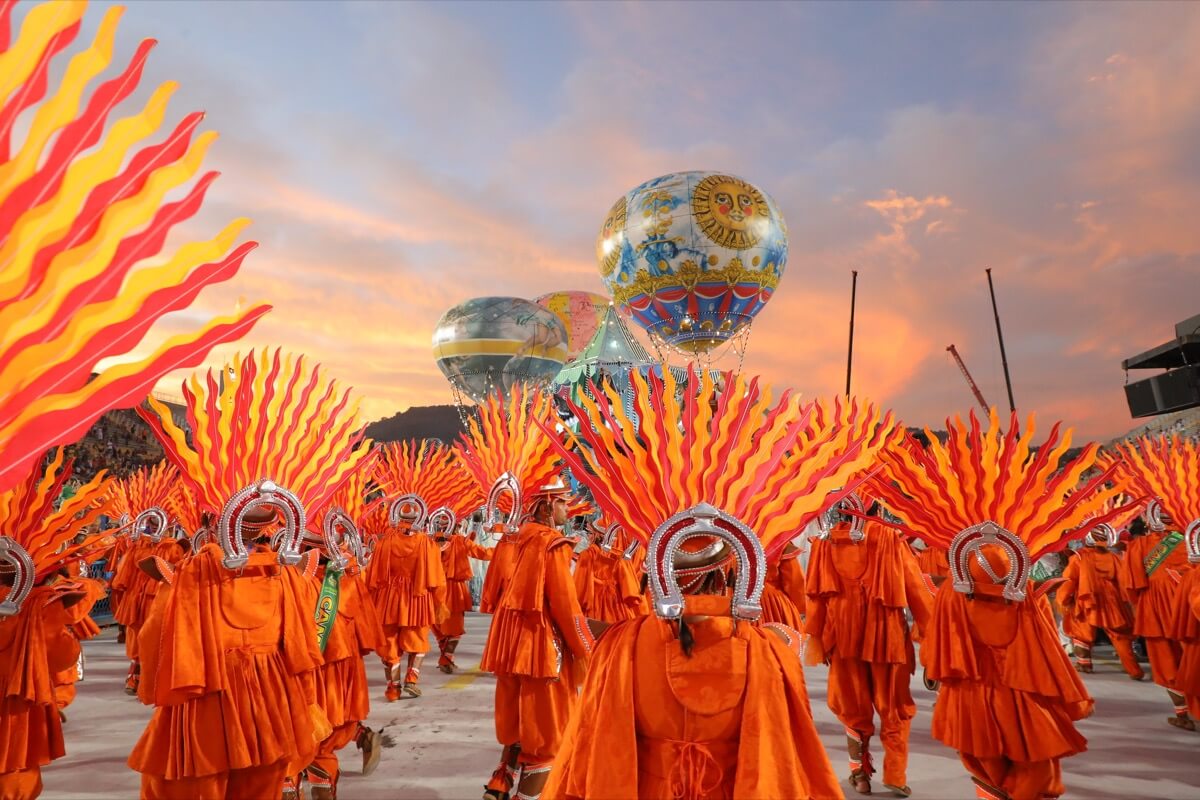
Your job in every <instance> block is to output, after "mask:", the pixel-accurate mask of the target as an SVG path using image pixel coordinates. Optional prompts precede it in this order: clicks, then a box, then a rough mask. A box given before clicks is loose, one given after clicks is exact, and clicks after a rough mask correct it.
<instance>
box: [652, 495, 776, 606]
mask: <svg viewBox="0 0 1200 800" xmlns="http://www.w3.org/2000/svg"><path fill="white" fill-rule="evenodd" d="M698 536H705V537H711V536H715V537H717V538H718V539H721V540H723V541H725V542H727V543H728V544H729V546H730V548H731V549H732V550H733V553H734V556H735V557H736V559H737V563H738V569H737V576H736V582H735V584H734V593H733V599H732V609H733V616H735V617H737V618H738V619H747V620H755V619H758V618H759V616H760V615H761V614H762V605H761V600H762V593H763V583H764V581H765V580H766V563H767V561H766V556H765V554H764V553H763V548H762V542H760V541H759V540H758V537H757V536H755V535H754V531H752V530H750V529H749V528H748V527H746V525H745V523H743V522H742V521H741V520H739V519H737V518H736V517H733V516H732V515H730V514H726V513H725V512H724V511H721V510H720V509H718V508H715V507H713V506H711V505H709V504H708V503H699V504H697V505H694V506H692V507H691V508H689V509H687V510H686V511H681V512H679V513H678V514H676V515H675V516H673V517H671V518H670V519H668V520H667V521H666V522H664V523H663V524H661V525H659V526H658V528H656V529H655V531H654V534H653V535H652V536H651V537H650V547H649V550H648V551H647V555H646V563H647V566H649V567H650V594H651V597H652V598H653V600H654V612H655V613H656V614H658V616H660V617H662V618H663V619H679V617H681V616H683V610H684V602H685V600H684V596H683V592H682V591H681V590H680V588H679V584H678V582H677V581H676V580H675V554H676V553H677V552H678V551H679V547H680V545H682V544H683V543H684V542H685V541H687V540H688V539H692V538H695V537H698Z"/></svg>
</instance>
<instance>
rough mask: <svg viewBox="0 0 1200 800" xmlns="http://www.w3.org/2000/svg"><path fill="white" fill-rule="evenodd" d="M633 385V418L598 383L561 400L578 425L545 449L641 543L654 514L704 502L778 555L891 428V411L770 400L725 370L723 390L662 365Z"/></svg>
mask: <svg viewBox="0 0 1200 800" xmlns="http://www.w3.org/2000/svg"><path fill="white" fill-rule="evenodd" d="M632 380H633V390H634V410H635V411H636V414H637V418H638V420H639V421H638V423H637V424H635V423H634V422H633V421H632V420H631V419H630V417H629V416H628V415H627V414H626V413H625V410H624V408H623V406H622V404H621V403H620V402H619V400H618V398H616V396H615V395H612V394H611V393H609V392H607V391H604V392H602V391H601V390H599V389H597V390H596V392H595V397H596V399H595V400H593V399H592V398H591V397H588V396H586V395H585V396H583V397H582V398H581V406H575V405H574V404H571V403H568V405H570V406H571V411H572V413H574V414H575V416H576V417H577V418H578V419H579V420H580V432H579V435H578V436H569V437H568V442H567V443H566V444H565V445H558V444H556V445H555V446H556V449H557V450H558V452H559V454H560V455H561V456H562V458H563V459H564V460H565V461H566V463H567V465H568V466H569V467H571V471H572V473H573V474H574V475H575V476H576V477H578V478H579V480H580V481H581V482H582V483H584V484H585V485H586V486H587V487H588V488H589V489H591V491H592V494H593V495H594V496H595V498H596V503H597V505H599V506H600V508H601V509H602V511H603V513H604V515H605V518H606V519H608V520H610V521H613V522H619V523H620V524H622V525H623V526H624V527H625V531H626V533H627V534H629V535H631V536H633V537H635V538H637V539H638V540H639V541H641V542H642V543H647V542H649V541H650V538H651V536H652V535H653V533H654V531H655V529H657V528H658V527H659V526H660V525H661V524H662V523H663V521H664V520H666V519H668V518H669V517H671V516H673V515H675V514H676V513H678V512H680V511H683V510H685V509H688V508H691V507H693V506H696V505H698V504H700V503H707V504H709V505H711V506H714V507H716V508H718V509H721V510H722V511H723V512H725V513H726V514H729V515H731V516H733V517H735V518H736V519H738V520H740V521H741V522H742V523H743V524H744V525H745V526H746V527H748V528H749V529H750V530H752V531H753V532H754V534H755V536H756V537H757V539H758V540H759V541H760V542H761V544H762V548H763V550H764V552H765V553H766V554H767V555H768V556H771V555H774V554H777V553H778V552H780V551H782V550H783V548H784V547H785V546H786V545H787V543H788V542H789V541H790V540H791V539H792V538H793V537H794V536H795V535H796V533H797V531H799V530H801V529H803V528H804V527H805V526H806V525H807V524H808V523H809V522H811V521H813V520H814V519H816V518H817V517H818V516H819V515H820V514H821V513H823V512H824V511H825V510H826V509H828V508H829V507H830V506H831V505H833V504H834V503H836V502H837V501H838V500H840V499H841V498H842V497H844V496H845V495H846V494H848V493H849V492H850V491H851V490H852V489H853V488H854V486H855V485H856V484H855V483H854V482H852V480H851V478H852V477H853V476H854V475H855V474H856V473H860V472H864V471H865V470H867V469H868V468H869V467H870V466H871V465H872V464H873V462H874V459H875V456H876V454H877V453H878V452H879V450H880V448H882V447H883V446H884V444H885V443H886V442H887V441H888V439H889V437H890V436H891V432H892V430H893V428H894V421H893V419H892V416H891V414H890V413H888V414H881V412H880V411H879V410H878V409H877V408H876V407H874V406H873V405H871V404H867V403H861V402H859V401H857V400H854V401H851V402H850V403H849V404H847V403H844V402H842V401H841V400H838V401H836V402H835V403H834V406H833V408H827V407H824V406H822V405H821V404H818V403H807V404H806V403H802V402H801V401H800V399H799V397H798V396H795V395H792V394H791V393H790V392H787V391H785V392H784V393H783V395H782V396H781V397H780V398H779V400H778V402H772V394H771V390H770V389H769V388H768V387H766V386H764V385H762V384H760V382H759V380H758V379H757V378H753V379H750V380H747V379H745V378H743V377H741V376H737V375H732V374H730V375H728V376H727V377H726V382H727V383H726V385H727V386H728V388H727V389H726V390H725V391H718V389H717V387H716V385H715V384H714V382H713V380H712V378H711V377H710V376H709V375H708V374H707V373H701V374H699V375H697V374H695V373H693V374H692V375H691V376H690V377H689V379H688V381H687V382H686V383H684V384H683V385H680V384H678V383H677V381H676V379H675V378H674V377H673V376H672V375H671V374H670V373H669V372H667V373H666V374H664V376H663V378H661V379H660V378H658V377H657V376H655V375H651V376H650V377H649V378H646V377H643V376H642V375H640V374H635V375H633V376H632ZM681 390H682V393H683V400H682V401H680V400H678V399H677V395H678V393H679V392H680V391H681ZM539 424H542V425H546V423H544V422H541V423H539ZM835 490H836V491H835Z"/></svg>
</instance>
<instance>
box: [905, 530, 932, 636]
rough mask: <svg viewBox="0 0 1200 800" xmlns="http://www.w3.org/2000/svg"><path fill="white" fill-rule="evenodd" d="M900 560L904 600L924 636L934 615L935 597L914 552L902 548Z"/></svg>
mask: <svg viewBox="0 0 1200 800" xmlns="http://www.w3.org/2000/svg"><path fill="white" fill-rule="evenodd" d="M900 560H901V561H902V562H903V563H904V598H905V600H906V601H907V602H908V607H909V609H910V610H911V611H912V615H913V619H914V620H915V621H916V623H917V630H918V631H919V632H920V633H922V634H924V633H925V630H926V627H927V626H928V625H929V617H930V615H931V614H932V613H933V597H932V596H931V595H930V593H929V587H928V586H927V585H926V584H925V579H924V578H923V577H922V575H921V568H920V567H919V566H918V565H917V558H916V556H914V555H913V553H912V550H910V549H909V548H907V547H905V548H901V550H900Z"/></svg>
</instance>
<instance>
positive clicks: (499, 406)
mask: <svg viewBox="0 0 1200 800" xmlns="http://www.w3.org/2000/svg"><path fill="white" fill-rule="evenodd" d="M556 420H557V416H556V415H555V413H554V406H553V403H552V400H551V398H550V396H549V395H547V394H543V393H541V392H537V391H531V390H527V389H525V388H524V387H521V386H515V387H513V390H512V391H511V392H510V393H509V396H508V398H507V399H505V398H503V397H501V396H500V395H499V394H493V395H490V396H489V397H488V398H487V402H485V403H484V404H483V405H482V406H481V407H480V409H479V420H475V419H472V420H471V422H470V426H469V430H468V431H467V433H466V434H464V435H463V441H462V442H461V443H460V444H459V445H458V447H457V449H458V451H459V454H460V455H461V456H462V461H463V463H464V464H465V465H466V467H467V469H468V470H470V473H471V475H472V476H474V478H475V483H476V485H477V486H478V488H479V491H480V492H482V493H487V492H490V491H491V489H492V487H493V486H494V485H495V484H496V481H498V480H499V479H500V478H501V476H503V475H504V474H505V473H509V474H511V475H513V476H514V477H515V478H516V479H517V484H518V487H519V489H520V494H521V497H524V498H531V497H532V496H533V495H534V494H535V493H536V492H537V490H538V489H539V488H541V487H542V486H546V485H549V484H551V483H553V482H554V480H555V478H556V477H557V476H558V473H559V471H560V465H559V460H558V454H557V452H556V451H555V449H554V445H553V442H552V440H555V439H558V438H559V434H558V433H557V432H555V430H554V423H555V421H556ZM547 431H548V433H547ZM511 503H512V497H511V495H509V494H504V495H503V496H501V497H500V498H499V504H500V508H501V510H503V511H505V512H508V511H510V510H511Z"/></svg>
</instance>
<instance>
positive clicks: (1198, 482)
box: [1116, 435, 1200, 563]
mask: <svg viewBox="0 0 1200 800" xmlns="http://www.w3.org/2000/svg"><path fill="white" fill-rule="evenodd" d="M1117 450H1118V451H1119V452H1120V454H1121V459H1120V461H1118V462H1117V465H1116V469H1117V475H1118V477H1119V478H1124V479H1125V480H1127V481H1129V483H1130V484H1131V485H1133V486H1134V487H1136V490H1137V491H1140V492H1142V493H1143V494H1145V495H1146V496H1147V497H1149V498H1150V507H1148V508H1147V509H1146V511H1147V516H1148V517H1149V518H1150V519H1151V521H1152V522H1159V525H1158V526H1156V527H1161V521H1160V520H1159V518H1158V512H1157V510H1156V509H1155V507H1154V506H1155V505H1156V504H1157V505H1158V506H1160V507H1161V509H1162V510H1164V511H1166V512H1167V513H1168V514H1170V515H1171V519H1172V520H1173V521H1174V523H1175V526H1176V528H1177V529H1179V530H1181V531H1182V532H1183V535H1184V538H1185V540H1186V541H1187V547H1188V558H1189V560H1191V561H1193V563H1195V562H1200V442H1197V441H1196V440H1195V439H1186V438H1183V437H1181V436H1178V435H1175V436H1154V437H1152V436H1144V437H1142V438H1140V439H1137V440H1136V441H1134V442H1122V443H1119V444H1118V445H1117Z"/></svg>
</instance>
